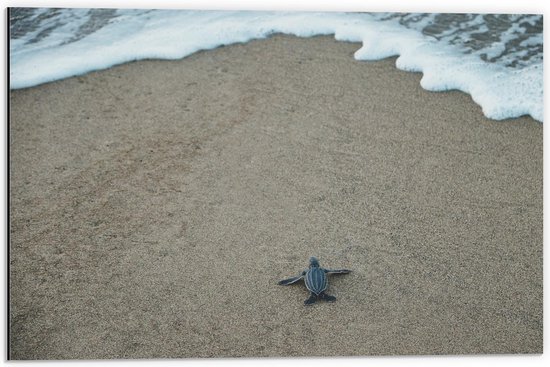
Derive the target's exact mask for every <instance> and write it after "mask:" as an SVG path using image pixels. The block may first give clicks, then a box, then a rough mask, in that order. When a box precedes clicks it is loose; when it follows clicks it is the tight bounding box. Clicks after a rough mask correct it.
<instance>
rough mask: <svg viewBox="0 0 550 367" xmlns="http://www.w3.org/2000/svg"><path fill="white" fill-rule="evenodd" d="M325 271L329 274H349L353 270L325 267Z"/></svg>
mask: <svg viewBox="0 0 550 367" xmlns="http://www.w3.org/2000/svg"><path fill="white" fill-rule="evenodd" d="M325 273H327V274H349V273H351V270H348V269H335V270H332V269H325Z"/></svg>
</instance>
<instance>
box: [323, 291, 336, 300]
mask: <svg viewBox="0 0 550 367" xmlns="http://www.w3.org/2000/svg"><path fill="white" fill-rule="evenodd" d="M319 298H320V299H322V300H324V301H327V302H334V301H336V297H334V296H331V295H328V294H326V293H325V292H323V293H321V294H320V295H319Z"/></svg>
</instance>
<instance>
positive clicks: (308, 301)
mask: <svg viewBox="0 0 550 367" xmlns="http://www.w3.org/2000/svg"><path fill="white" fill-rule="evenodd" d="M316 301H317V295H316V294H315V293H313V292H311V296H309V298H308V299H306V300H305V301H304V305H306V306H309V305H312V304H314V303H315V302H316Z"/></svg>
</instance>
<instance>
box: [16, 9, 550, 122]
mask: <svg viewBox="0 0 550 367" xmlns="http://www.w3.org/2000/svg"><path fill="white" fill-rule="evenodd" d="M44 11H46V10H44V9H40V10H37V12H36V14H35V15H34V16H35V17H36V18H37V19H38V17H40V14H42V13H41V12H44ZM50 18H51V19H50ZM50 18H46V20H43V21H41V23H40V24H41V26H40V27H37V28H36V29H34V30H32V31H29V32H26V33H25V34H24V35H23V36H21V37H18V38H16V39H12V40H11V42H10V88H11V89H18V88H25V87H31V86H35V85H38V84H41V83H46V82H51V81H54V80H58V79H62V78H67V77H70V76H75V75H80V74H84V73H87V72H89V71H92V70H100V69H106V68H109V67H111V66H114V65H117V64H122V63H125V62H129V61H134V60H142V59H171V60H174V59H181V58H184V57H186V56H188V55H191V54H193V53H195V52H197V51H200V50H208V49H213V48H216V47H219V46H222V45H230V44H235V43H244V42H248V41H250V40H253V39H262V38H266V37H269V36H270V35H272V34H276V33H283V34H289V35H294V36H298V37H311V36H316V35H334V37H335V38H336V39H337V40H339V41H346V42H360V43H361V44H362V46H361V47H360V48H359V49H358V50H357V52H356V53H355V55H354V56H355V59H357V60H364V61H367V60H380V59H383V58H387V57H391V56H398V58H397V61H396V66H397V67H398V68H399V69H402V70H406V71H411V72H421V73H423V77H422V79H421V86H422V87H423V88H424V89H427V90H430V91H447V90H453V89H458V90H460V91H463V92H465V93H468V94H470V95H471V96H472V99H473V100H474V101H475V102H476V103H477V104H479V105H480V106H481V107H482V110H483V113H484V114H485V116H487V117H489V118H491V119H495V120H501V119H506V118H513V117H518V116H521V115H530V116H532V117H533V118H534V119H536V120H538V121H541V122H542V120H543V68H542V62H538V63H533V64H532V65H526V66H523V67H521V68H510V67H506V66H505V65H502V64H499V63H495V62H487V61H484V60H482V59H481V58H480V53H479V52H477V53H476V52H470V53H465V52H463V50H461V49H460V47H457V46H456V45H453V44H451V43H450V42H445V41H444V40H442V39H441V38H439V39H438V38H435V37H431V36H429V35H426V34H423V33H422V32H421V31H419V30H418V29H414V28H410V27H409V28H407V27H405V26H403V25H402V24H400V23H399V22H398V21H395V20H392V19H389V20H387V19H386V20H385V19H382V17H381V15H380V14H359V13H311V12H308V13H305V12H245V11H242V12H238V11H232V12H229V11H223V12H221V11H182V10H118V11H116V14H115V16H113V17H112V18H111V19H109V21H108V22H107V23H106V24H105V25H103V26H102V27H100V28H99V29H97V30H93V31H91V32H90V31H89V33H87V34H84V36H82V34H81V33H82V31H81V30H82V29H86V27H88V28H89V23H90V19H91V18H90V15H89V12H88V10H86V9H63V10H61V11H59V12H58V13H57V14H56V16H53V17H50ZM31 21H32V19H31ZM50 21H51V23H49V22H50ZM53 22H56V23H53ZM422 22H423V23H422ZM422 22H419V24H421V25H423V26H424V25H425V24H428V23H429V22H430V19H429V18H428V19H422ZM472 22H480V20H479V19H478V18H473V19H472ZM45 30H48V32H46V33H47V34H46V35H45V36H44V32H45ZM79 30H80V33H79ZM41 32H42V33H41ZM510 32H511V31H510ZM505 36H506V35H505ZM541 37H542V35H541ZM522 42H524V43H525V45H526V46H529V45H530V44H536V43H538V42H541V39H539V38H537V36H535V37H534V38H528V39H525V40H523V41H522ZM483 51H484V54H483V55H485V56H484V57H486V58H487V57H495V55H497V56H498V55H500V54H502V53H503V44H499V43H498V42H495V43H494V44H492V45H491V46H490V47H487V48H485V49H484V50H483ZM520 56H521V55H520ZM516 58H518V57H517V56H516ZM518 59H519V58H518ZM366 98H367V97H366Z"/></svg>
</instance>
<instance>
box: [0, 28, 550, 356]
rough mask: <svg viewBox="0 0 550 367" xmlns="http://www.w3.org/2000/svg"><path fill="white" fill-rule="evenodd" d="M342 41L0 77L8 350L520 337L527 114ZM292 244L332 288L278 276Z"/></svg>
mask: <svg viewBox="0 0 550 367" xmlns="http://www.w3.org/2000/svg"><path fill="white" fill-rule="evenodd" d="M357 48H358V47H357V44H353V43H344V42H339V41H335V40H334V38H332V37H330V36H326V37H325V36H323V37H313V38H305V39H304V38H296V37H290V36H280V35H278V36H274V37H271V38H268V39H264V40H257V41H251V42H249V43H246V44H238V45H231V46H227V47H220V48H217V49H214V50H208V51H201V52H198V53H196V54H193V55H191V56H188V57H186V58H185V59H183V60H179V61H138V62H133V63H130V64H123V65H119V66H115V67H113V68H111V69H107V70H102V71H97V72H92V73H89V74H86V75H82V76H78V77H74V78H69V79H65V80H62V81H57V82H52V83H48V84H43V85H40V86H37V87H33V88H29V89H21V90H15V91H11V93H10V104H11V111H10V112H11V113H10V115H11V116H10V131H9V134H10V135H9V137H10V143H11V144H10V193H11V195H10V207H11V211H10V237H11V243H10V299H11V303H10V332H11V334H10V342H11V344H10V348H9V349H10V352H11V355H10V356H9V357H10V358H11V359H73V358H78V359H103V358H193V357H195V358H196V357H238V356H243V357H265V356H271V357H281V356H339V355H396V354H397V355H425V354H473V353H476V354H478V353H481V354H493V353H498V354H510V353H539V354H540V353H542V247H543V245H542V146H543V144H542V124H541V123H538V122H536V121H535V120H533V119H532V118H529V117H522V118H517V119H514V120H504V121H493V120H489V119H487V118H485V117H484V116H483V114H482V112H481V108H480V107H479V106H478V105H476V104H475V103H474V102H473V101H472V100H471V98H470V96H469V95H467V94H464V93H462V92H457V91H450V92H427V91H425V90H423V89H422V88H421V87H420V83H419V79H420V75H419V74H417V73H410V72H404V71H400V70H398V69H396V67H395V65H394V64H395V59H394V58H392V59H387V60H382V61H377V62H360V61H356V60H354V59H353V52H355V50H356V49H357ZM309 256H317V257H318V258H319V260H320V262H321V265H322V266H326V267H327V268H349V269H352V270H353V273H351V274H350V275H345V276H339V277H333V278H331V279H330V285H329V294H333V295H335V296H336V297H337V301H336V302H335V303H333V304H329V303H322V302H321V303H319V304H316V305H314V306H313V307H309V308H308V307H304V306H303V301H304V300H305V299H306V298H307V292H306V291H305V287H303V285H296V286H291V287H279V286H277V281H278V280H280V279H283V278H285V277H289V276H293V275H295V274H298V273H299V272H300V271H302V270H303V269H305V268H306V266H307V259H308V258H309ZM321 329H322V330H327V331H328V330H330V332H326V333H319V332H318V330H321ZM312 335H315V337H314V338H312Z"/></svg>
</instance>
